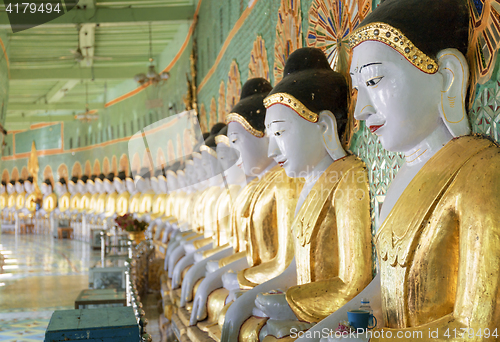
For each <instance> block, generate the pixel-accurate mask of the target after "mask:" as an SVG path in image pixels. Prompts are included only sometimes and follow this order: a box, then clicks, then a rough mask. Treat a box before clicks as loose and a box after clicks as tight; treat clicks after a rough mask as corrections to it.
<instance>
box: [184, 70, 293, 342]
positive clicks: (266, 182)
mask: <svg viewBox="0 0 500 342" xmlns="http://www.w3.org/2000/svg"><path fill="white" fill-rule="evenodd" d="M270 90H271V86H270V84H269V82H267V81H266V80H264V79H261V78H258V79H251V80H249V81H247V83H245V85H244V86H243V90H242V97H241V100H240V102H239V103H238V104H237V105H236V106H235V107H234V108H233V110H232V111H231V113H230V114H229V115H228V116H227V118H226V120H227V122H228V133H227V135H228V139H229V141H230V142H231V147H233V148H234V149H236V150H237V151H238V152H239V154H240V158H241V162H238V163H239V164H241V168H242V169H243V170H244V173H245V174H246V175H247V176H248V177H251V178H250V179H252V178H254V179H253V180H251V181H250V182H249V183H248V185H247V186H246V187H244V188H243V189H242V190H241V191H240V192H239V194H238V196H237V197H236V199H235V200H234V203H233V207H232V212H231V217H230V228H229V231H230V241H231V245H232V248H233V253H234V254H232V255H230V256H228V257H224V258H222V259H220V260H219V261H218V265H219V267H220V269H219V270H217V271H216V272H214V276H215V275H217V274H218V273H219V272H221V273H220V275H218V279H219V282H220V278H221V276H223V275H224V277H223V279H227V281H225V284H224V287H223V288H220V285H218V286H216V285H215V284H218V282H217V281H215V279H212V276H211V277H210V279H207V280H206V282H205V280H204V281H203V282H202V283H201V285H200V287H199V289H198V291H197V293H196V296H195V300H194V303H193V304H194V305H193V310H192V313H191V319H190V320H191V324H193V323H194V322H196V321H202V320H205V319H206V320H205V321H203V322H200V323H199V324H198V327H200V329H202V330H205V331H208V332H209V335H210V336H212V337H214V338H216V339H220V334H221V331H220V327H221V325H222V322H223V321H224V312H225V311H226V310H227V308H228V307H229V306H227V305H226V307H225V308H224V306H225V304H226V302H227V303H229V302H231V301H232V300H233V299H234V295H235V294H236V293H237V292H239V291H241V290H242V289H241V288H240V284H239V283H238V279H237V275H236V273H234V272H238V271H241V270H242V269H245V271H246V272H249V273H251V272H252V270H253V269H254V268H255V267H259V266H261V265H262V266H264V265H267V266H264V267H261V271H260V272H259V279H256V280H255V282H252V284H251V286H250V288H251V287H252V286H255V285H258V284H259V283H258V282H259V281H266V280H267V279H271V278H272V277H273V276H275V275H276V274H280V273H281V272H282V271H283V270H284V269H285V268H286V266H287V265H286V264H285V260H283V259H282V256H283V255H284V251H285V250H286V248H287V246H286V242H285V243H283V241H287V238H286V237H287V236H289V235H290V233H289V231H290V227H291V221H292V219H293V210H294V208H295V205H296V203H297V198H298V194H299V193H300V190H301V188H302V185H303V183H302V181H301V180H299V179H292V178H289V177H287V176H286V174H285V172H284V171H283V170H282V169H281V168H280V167H279V166H277V165H276V164H275V163H274V162H273V161H272V159H271V158H269V157H268V156H267V149H268V138H267V137H265V135H264V129H265V126H264V118H265V108H264V106H263V103H262V100H263V99H264V98H265V96H266V95H267V94H268V93H269V91H270ZM241 261H244V263H242V262H241ZM236 265H237V266H236ZM231 270H232V271H233V273H229V274H227V273H226V272H228V271H231ZM204 282H205V283H204ZM210 282H212V283H213V285H210ZM217 287H219V289H217ZM247 288H249V287H245V288H243V290H245V289H247ZM214 290H215V291H214ZM230 293H233V294H232V295H231V297H228V296H229V295H230ZM207 296H208V300H207V298H206V297H207ZM205 303H206V304H205ZM221 313H222V314H221ZM219 321H220V324H221V325H219Z"/></svg>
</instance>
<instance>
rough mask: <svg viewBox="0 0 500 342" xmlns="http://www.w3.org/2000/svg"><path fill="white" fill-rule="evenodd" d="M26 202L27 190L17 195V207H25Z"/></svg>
mask: <svg viewBox="0 0 500 342" xmlns="http://www.w3.org/2000/svg"><path fill="white" fill-rule="evenodd" d="M25 202H26V192H24V191H23V192H21V193H18V194H17V196H16V209H17V210H21V209H23V208H24V203H25Z"/></svg>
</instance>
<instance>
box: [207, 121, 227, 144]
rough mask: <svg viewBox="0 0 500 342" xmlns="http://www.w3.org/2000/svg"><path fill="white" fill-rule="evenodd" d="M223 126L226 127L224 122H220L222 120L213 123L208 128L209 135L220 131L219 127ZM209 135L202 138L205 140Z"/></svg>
mask: <svg viewBox="0 0 500 342" xmlns="http://www.w3.org/2000/svg"><path fill="white" fill-rule="evenodd" d="M224 127H226V124H225V123H222V122H217V123H216V124H214V125H213V126H212V128H211V129H210V135H214V134H217V133H219V131H220V130H221V129H223V128H224ZM210 135H209V136H208V137H206V138H204V140H205V141H206V140H207V139H208V138H209V137H210Z"/></svg>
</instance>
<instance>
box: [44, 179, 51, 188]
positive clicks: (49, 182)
mask: <svg viewBox="0 0 500 342" xmlns="http://www.w3.org/2000/svg"><path fill="white" fill-rule="evenodd" d="M43 182H44V183H45V184H47V185H50V186H52V182H51V181H50V179H49V178H47V179H45V180H44V181H43Z"/></svg>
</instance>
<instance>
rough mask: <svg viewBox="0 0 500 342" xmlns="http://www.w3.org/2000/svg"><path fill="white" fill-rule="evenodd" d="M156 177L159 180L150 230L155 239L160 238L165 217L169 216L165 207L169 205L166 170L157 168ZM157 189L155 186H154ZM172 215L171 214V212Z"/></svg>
mask: <svg viewBox="0 0 500 342" xmlns="http://www.w3.org/2000/svg"><path fill="white" fill-rule="evenodd" d="M155 178H156V180H157V182H158V185H157V186H156V187H157V190H156V191H155V192H157V194H156V195H155V197H153V207H152V212H153V213H154V217H153V215H152V216H151V217H150V220H149V226H148V230H149V231H150V232H151V233H152V234H153V235H152V237H153V240H158V239H159V235H160V234H162V232H163V229H164V225H163V224H162V223H163V219H164V218H166V217H168V216H166V213H165V209H166V207H167V204H166V202H167V198H168V187H167V178H166V177H165V170H163V169H161V170H157V171H156V172H155ZM152 188H153V189H155V186H154V185H153V186H152ZM169 215H170V214H169Z"/></svg>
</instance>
